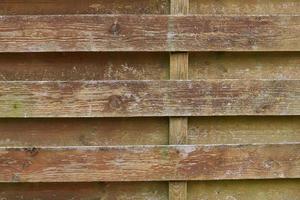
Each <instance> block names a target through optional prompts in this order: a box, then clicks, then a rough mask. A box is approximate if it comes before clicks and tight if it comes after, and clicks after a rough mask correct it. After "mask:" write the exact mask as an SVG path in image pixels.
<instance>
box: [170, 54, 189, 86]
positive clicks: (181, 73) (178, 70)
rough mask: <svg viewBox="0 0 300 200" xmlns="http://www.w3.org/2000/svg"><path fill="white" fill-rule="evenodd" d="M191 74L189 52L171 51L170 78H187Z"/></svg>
mask: <svg viewBox="0 0 300 200" xmlns="http://www.w3.org/2000/svg"><path fill="white" fill-rule="evenodd" d="M188 74H189V54H188V53H171V54H170V79H171V80H186V79H188Z"/></svg>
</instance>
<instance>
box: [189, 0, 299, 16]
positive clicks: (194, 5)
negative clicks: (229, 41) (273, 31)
mask: <svg viewBox="0 0 300 200" xmlns="http://www.w3.org/2000/svg"><path fill="white" fill-rule="evenodd" d="M299 10H300V2H299V1H298V0H222V1H218V0H190V13H193V14H202V15H278V14H281V15H284V14H287V15H290V14H299Z"/></svg>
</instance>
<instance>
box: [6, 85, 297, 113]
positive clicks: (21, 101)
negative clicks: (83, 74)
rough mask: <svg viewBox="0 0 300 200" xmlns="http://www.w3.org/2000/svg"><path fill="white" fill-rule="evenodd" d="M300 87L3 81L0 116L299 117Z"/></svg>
mask: <svg viewBox="0 0 300 200" xmlns="http://www.w3.org/2000/svg"><path fill="white" fill-rule="evenodd" d="M299 85H300V82H299V80H277V81H273V80H250V81H239V80H222V81H220V80H207V81H85V82H47V81H46V82H45V81H43V82H22V81H16V82H0V113H1V114H0V116H1V117H126V116H130V117H133V116H211V115H220V116H221V115H299V113H300V104H299V103H300V102H299V95H300V92H299V89H300V88H299Z"/></svg>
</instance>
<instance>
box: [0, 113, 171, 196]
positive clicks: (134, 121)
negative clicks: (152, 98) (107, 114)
mask: <svg viewBox="0 0 300 200" xmlns="http://www.w3.org/2000/svg"><path fill="white" fill-rule="evenodd" d="M168 123H169V121H168V118H160V117H158V118H84V119H82V118H81V119H80V118H49V119H44V118H42V119H32V118H26V119H24V118H22V119H0V146H1V147H7V146H13V147H24V146H98V145H99V146H108V145H147V144H152V145H157V144H159V145H166V144H168V139H169V136H168V132H169V131H168ZM0 199H1V198H0Z"/></svg>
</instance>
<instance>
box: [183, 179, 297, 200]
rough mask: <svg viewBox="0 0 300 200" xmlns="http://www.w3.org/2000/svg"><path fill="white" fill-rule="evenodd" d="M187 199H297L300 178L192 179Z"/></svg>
mask: <svg viewBox="0 0 300 200" xmlns="http://www.w3.org/2000/svg"><path fill="white" fill-rule="evenodd" d="M188 187H189V195H188V200H207V199H209V200H215V199H217V200H253V199H257V200H299V199H300V190H299V188H300V179H275V180H235V181H199V182H197V181H192V182H189V184H188Z"/></svg>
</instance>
